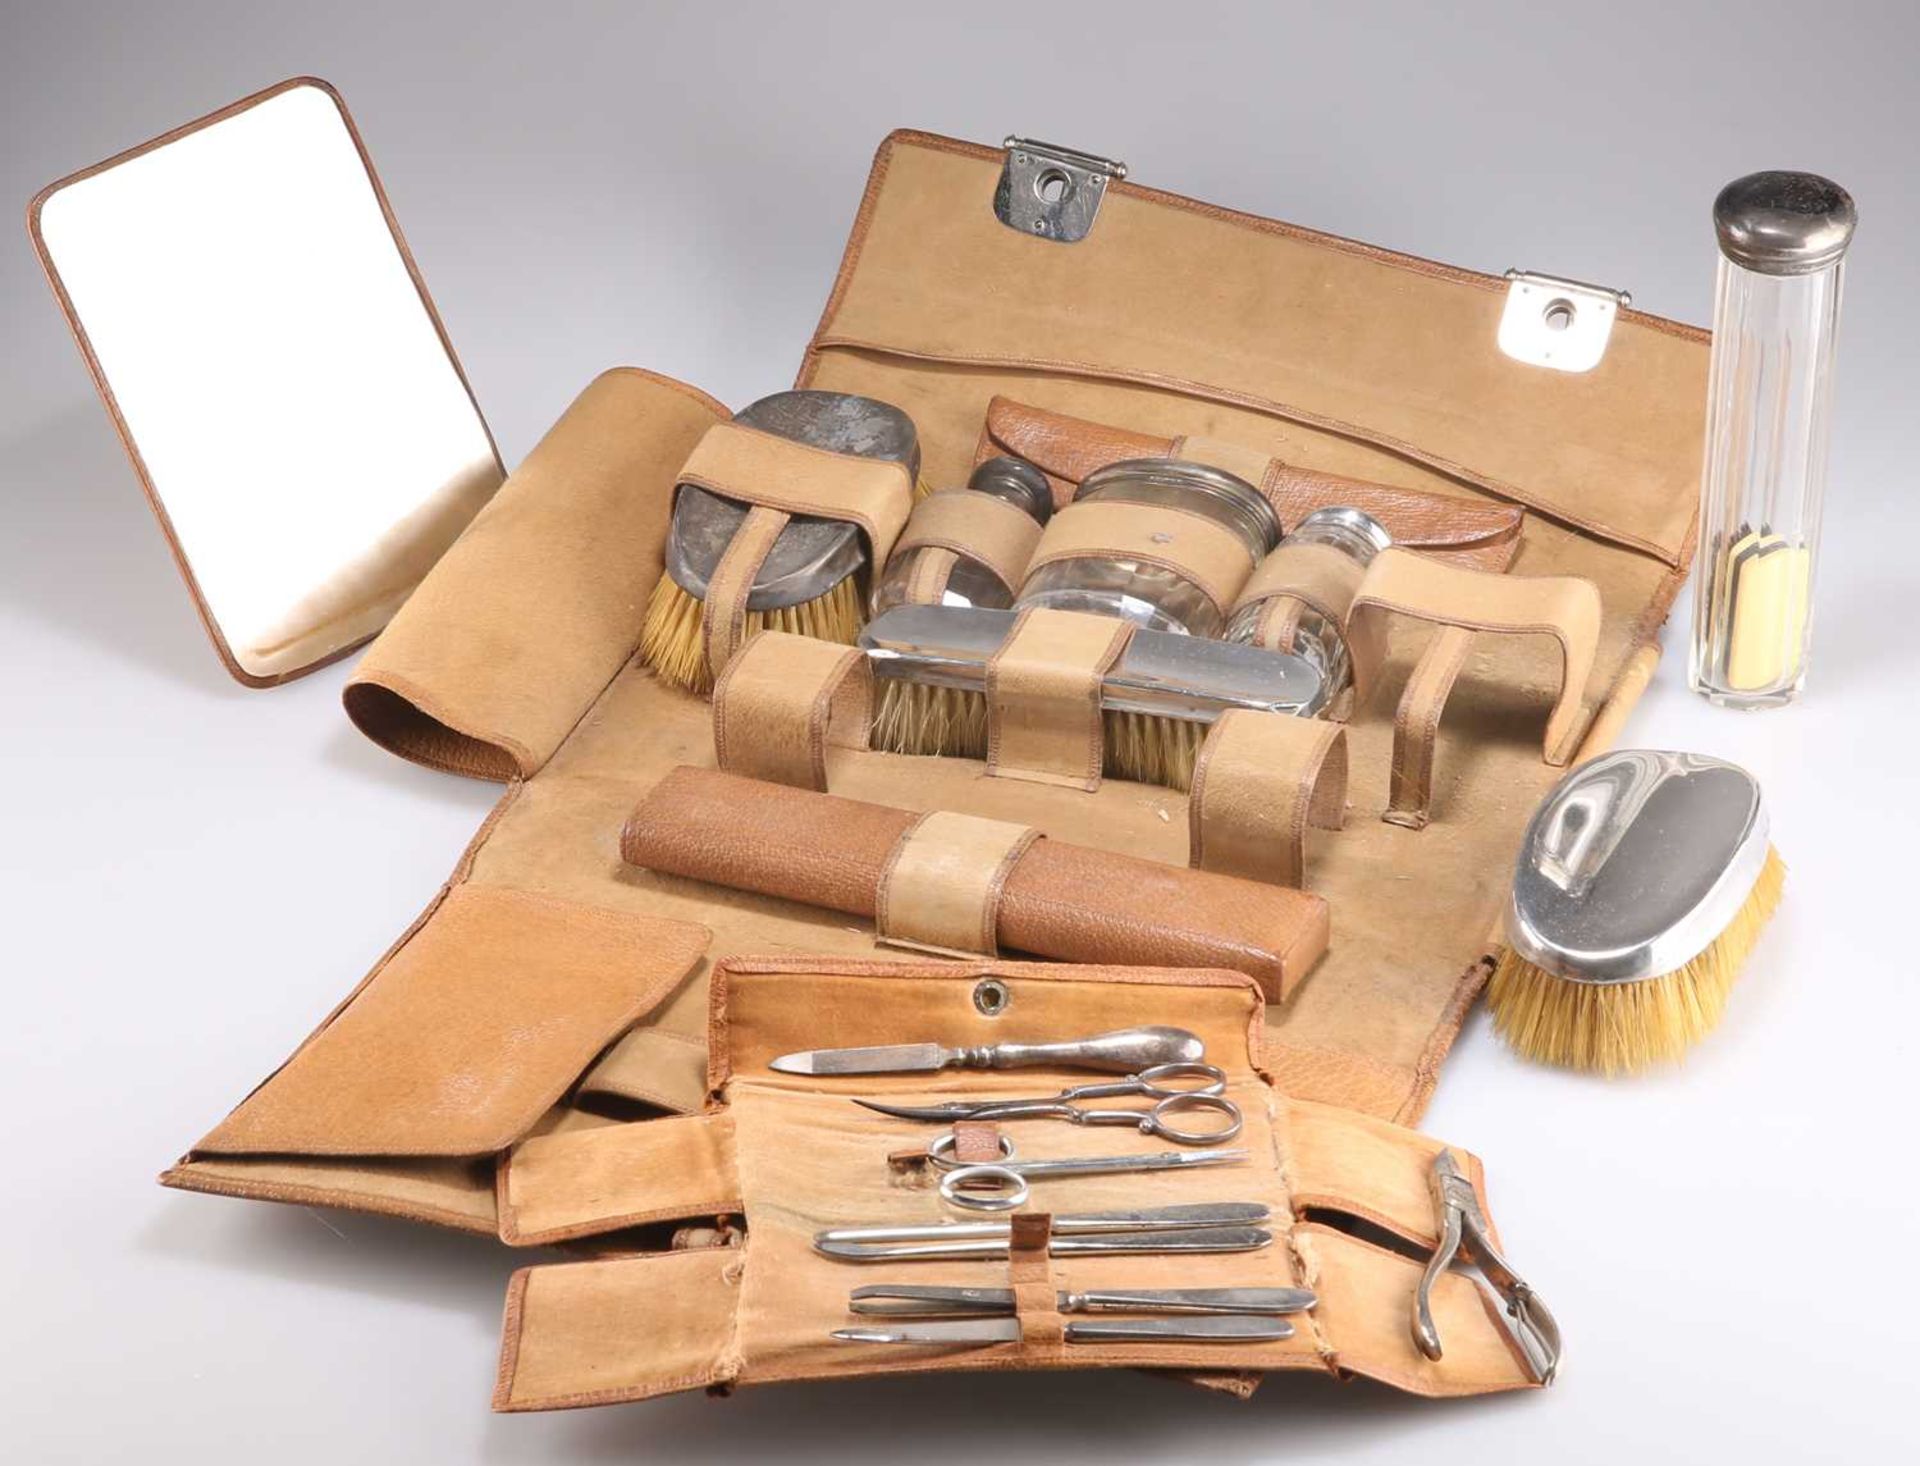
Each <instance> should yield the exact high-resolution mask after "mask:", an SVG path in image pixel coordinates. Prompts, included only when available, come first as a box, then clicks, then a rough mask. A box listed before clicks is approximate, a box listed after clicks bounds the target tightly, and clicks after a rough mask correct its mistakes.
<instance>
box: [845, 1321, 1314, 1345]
mask: <svg viewBox="0 0 1920 1466" xmlns="http://www.w3.org/2000/svg"><path fill="white" fill-rule="evenodd" d="M833 1337H834V1338H836V1339H839V1340H840V1341H841V1342H842V1343H847V1344H1013V1343H1018V1342H1019V1339H1020V1320H1019V1319H1017V1318H970V1319H949V1320H947V1321H945V1322H932V1323H909V1324H894V1325H892V1326H890V1327H872V1326H869V1327H860V1328H849V1329H835V1330H834V1331H833ZM1292 1337H1293V1325H1292V1324H1290V1323H1288V1322H1287V1321H1286V1320H1285V1319H1284V1318H1274V1317H1272V1316H1271V1315H1261V1314H1232V1313H1225V1314H1215V1315H1213V1316H1212V1317H1207V1318H1074V1319H1068V1320H1067V1325H1066V1339H1067V1342H1068V1343H1069V1344H1102V1343H1116V1344H1117V1343H1143V1344H1182V1343H1217V1344H1252V1343H1262V1342H1265V1343H1272V1342H1274V1341H1276V1340H1280V1339H1291V1338H1292Z"/></svg>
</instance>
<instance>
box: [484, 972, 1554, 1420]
mask: <svg viewBox="0 0 1920 1466" xmlns="http://www.w3.org/2000/svg"><path fill="white" fill-rule="evenodd" d="M982 982H989V983H992V984H995V985H997V986H998V989H999V991H1000V992H1001V993H1002V994H1003V995H1004V998H1005V1002H1004V1005H1003V1006H1002V1007H1001V1008H999V1009H998V1015H997V1016H994V1017H988V1016H984V1015H983V1014H982V1013H981V1011H980V1010H979V1009H978V1008H977V1007H976V1005H975V1001H974V992H975V989H976V988H977V987H978V986H979V985H980V984H981V983H982ZM1262 1008H1263V1004H1262V1001H1261V998H1260V994H1259V993H1258V991H1257V990H1256V989H1255V988H1254V987H1253V985H1252V984H1251V983H1250V982H1248V981H1247V979H1245V978H1243V977H1240V976H1239V975H1237V974H1232V973H1214V972H1204V971H1166V970H1158V969H1151V968H1097V967H1072V966H1066V965H1052V964H1049V965H1046V966H1035V965H1026V964H971V965H962V964H942V965H939V966H929V965H926V964H910V963H909V964H894V963H877V962H820V961H817V960H812V959H794V960H786V961H759V960H752V959H748V960H740V961H729V962H727V963H724V964H722V966H721V967H720V968H719V969H718V971H717V972H716V975H715V980H714V984H713V1004H712V1010H711V1016H710V1044H709V1051H710V1054H711V1060H710V1064H711V1068H710V1072H709V1082H710V1084H711V1085H712V1089H713V1097H712V1103H711V1105H710V1106H709V1107H708V1108H707V1109H706V1110H705V1111H704V1112H703V1113H701V1114H698V1115H692V1116H687V1117H683V1118H679V1119H673V1120H666V1121H659V1122H643V1123H639V1124H631V1125H619V1126H611V1127H600V1128H596V1129H593V1130H589V1131H584V1132H581V1133H578V1134H573V1135H562V1136H546V1137H539V1138H535V1139H532V1140H528V1141H526V1142H524V1143H523V1144H521V1145H520V1146H518V1147H516V1148H515V1150H514V1151H513V1152H512V1153H511V1154H510V1155H509V1156H508V1157H507V1158H506V1159H505V1160H504V1161H503V1163H502V1165H501V1169H500V1199H501V1213H500V1214H501V1228H502V1235H503V1236H504V1237H506V1238H507V1240H509V1241H511V1242H516V1243H520V1244H523V1245H528V1244H535V1243H544V1242H553V1241H558V1240H563V1239H577V1238H580V1237H583V1236H588V1235H592V1234H595V1233H597V1232H608V1231H611V1230H614V1229H618V1228H624V1227H628V1226H631V1225H633V1224H635V1223H636V1222H639V1221H657V1220H661V1219H663V1218H670V1217H685V1218H700V1217H711V1216H713V1215H715V1214H723V1215H726V1216H730V1217H733V1218H736V1219H740V1220H742V1221H743V1226H736V1227H735V1228H734V1229H733V1231H732V1232H731V1234H730V1235H732V1236H733V1237H734V1238H735V1239H736V1240H737V1242H738V1245H736V1246H720V1247H706V1248H699V1249H689V1250H679V1251H675V1252H670V1253H662V1254H652V1255H643V1256H631V1257H619V1258H611V1259H604V1260H603V1259H596V1260H591V1261H585V1262H574V1263H561V1264H556V1265H540V1266H535V1267H530V1268H526V1269H524V1270H522V1271H521V1272H519V1273H518V1274H516V1275H515V1276H514V1278H513V1281H512V1283H511V1285H510V1288H509V1294H508V1303H507V1313H506V1323H505V1329H504V1335H505V1337H504V1344H503V1350H502V1356H501V1365H500V1374H499V1382H498V1386H497V1389H496V1392H495V1396H494V1403H495V1406H496V1407H497V1408H499V1409H503V1410H540V1409H555V1408H564V1407H571V1406H579V1405H593V1404H608V1403H614V1402H618V1401H624V1400H640V1399H646V1398H649V1397H652V1396H656V1395H662V1394H669V1393H674V1392H676V1391H683V1390H690V1389H698V1388H708V1389H726V1388H730V1387H733V1386H736V1385H746V1384H761V1383H770V1382H774V1381H782V1380H801V1379H839V1378H851V1377H858V1376H868V1375H880V1374H914V1373H924V1372H928V1371H936V1370H938V1371H953V1372H961V1371H968V1372H972V1371H1004V1370H1010V1369H1059V1368H1101V1367H1113V1366H1140V1367H1150V1368H1156V1369H1175V1370H1180V1371H1183V1372H1187V1373H1191V1374H1194V1375H1196V1376H1197V1377H1198V1378H1199V1379H1200V1381H1201V1382H1203V1383H1207V1384H1211V1385H1215V1386H1217V1387H1220V1388H1224V1389H1231V1390H1235V1391H1238V1392H1241V1393H1244V1392H1245V1391H1247V1390H1249V1389H1251V1388H1252V1386H1253V1385H1254V1383H1255V1382H1256V1381H1257V1380H1258V1378H1259V1377H1260V1376H1261V1375H1263V1374H1265V1373H1267V1372H1270V1371H1276V1370H1308V1371H1313V1372H1318V1373H1329V1374H1336V1375H1344V1374H1361V1375H1366V1376H1368V1377H1370V1378H1373V1379H1377V1380H1380V1381H1383V1382H1385V1383H1387V1384H1390V1385H1393V1386H1395V1387H1397V1388H1399V1389H1403V1390H1407V1391H1409V1392H1412V1393H1414V1394H1419V1395H1436V1396H1444V1395H1470V1394H1481V1393H1486V1392H1490V1391H1497V1390H1512V1389H1521V1388H1526V1387H1528V1386H1530V1385H1531V1384H1533V1383H1534V1377H1533V1372H1532V1371H1531V1369H1530V1368H1529V1365H1528V1364H1527V1362H1526V1356H1525V1354H1524V1352H1523V1351H1522V1350H1521V1348H1520V1346H1519V1345H1518V1344H1517V1343H1516V1342H1515V1340H1514V1339H1513V1337H1512V1336H1511V1335H1509V1333H1508V1331H1507V1327H1506V1325H1505V1323H1504V1322H1503V1314H1502V1312H1501V1309H1500V1307H1499V1306H1498V1304H1497V1303H1496V1302H1495V1300H1494V1299H1493V1298H1492V1297H1491V1295H1489V1294H1487V1293H1484V1292H1483V1291H1482V1290H1481V1288H1480V1286H1479V1285H1478V1284H1476V1283H1475V1282H1474V1281H1472V1280H1470V1279H1469V1278H1468V1277H1467V1276H1466V1275H1465V1274H1461V1273H1451V1272H1450V1273H1444V1274H1442V1275H1441V1276H1440V1278H1439V1280H1438V1286H1437V1290H1436V1293H1435V1295H1434V1310H1435V1316H1436V1321H1437V1324H1438V1327H1439V1331H1440V1335H1441V1340H1442V1345H1443V1349H1442V1355H1441V1358H1439V1359H1437V1360H1434V1359H1428V1358H1426V1357H1424V1356H1423V1355H1422V1354H1421V1353H1420V1352H1419V1350H1418V1349H1416V1347H1415V1345H1414V1342H1413V1338H1412V1335H1411V1331H1410V1318H1411V1310H1412V1307H1413V1300H1414V1296H1415V1290H1416V1286H1417V1284H1418V1281H1419V1278H1420V1275H1421V1272H1422V1269H1423V1266H1424V1260H1423V1259H1424V1254H1426V1253H1427V1252H1430V1251H1431V1249H1432V1248H1433V1246H1434V1245H1435V1243H1436V1240H1437V1235H1436V1218H1435V1215H1434V1203H1433V1200H1432V1197H1431V1195H1430V1191H1429V1185H1428V1174H1429V1172H1430V1170H1431V1166H1432V1162H1433V1158H1434V1156H1435V1154H1436V1153H1437V1152H1438V1150H1439V1149H1440V1148H1441V1147H1440V1145H1439V1143H1438V1142H1436V1141H1434V1140H1431V1139H1429V1138H1428V1137H1425V1136H1422V1135H1418V1134H1415V1133H1414V1132H1412V1131H1410V1130H1405V1129H1402V1128H1401V1127H1399V1126H1396V1125H1392V1124H1388V1123H1386V1122H1383V1121H1379V1120H1375V1119H1370V1118H1368V1117H1366V1116H1362V1115H1358V1114H1355V1113H1353V1112H1351V1111H1345V1110H1339V1109H1333V1108H1329V1107H1327V1106H1323V1105H1316V1104H1311V1103H1304V1102H1299V1101H1295V1100H1292V1099H1289V1098H1287V1097H1286V1096H1285V1095H1283V1094H1282V1093H1281V1092H1280V1091H1279V1090H1278V1089H1277V1088H1276V1087H1275V1086H1274V1085H1273V1083H1272V1077H1271V1075H1270V1073H1269V1072H1268V1071H1267V1069H1266V1068H1265V1065H1264V1060H1263V1041H1262V1040H1263V1034H1264V1023H1263V1022H1262ZM1139 1022H1161V1023H1178V1024H1181V1025H1183V1026H1185V1027H1188V1028H1190V1029H1192V1030H1193V1031H1195V1032H1196V1033H1198V1034H1199V1035H1200V1036H1201V1037H1202V1038H1203V1039H1204V1040H1205V1041H1206V1045H1207V1055H1208V1057H1209V1059H1211V1060H1212V1061H1214V1062H1215V1063H1217V1064H1219V1065H1220V1066H1221V1067H1222V1068H1223V1069H1225V1070H1226V1071H1227V1074H1228V1090H1227V1093H1228V1094H1229V1096H1230V1097H1231V1098H1232V1099H1233V1100H1234V1102H1235V1103H1237V1104H1238V1105H1239V1106H1240V1107H1241V1109H1242V1110H1243V1112H1244V1114H1245V1118H1246V1128H1245V1130H1244V1131H1243V1132H1242V1134H1241V1135H1240V1136H1239V1137H1238V1138H1237V1140H1236V1141H1235V1144H1236V1145H1239V1146H1243V1147H1245V1148H1246V1149H1248V1150H1249V1151H1250V1152H1251V1155H1250V1157H1249V1160H1248V1161H1247V1162H1246V1163H1245V1164H1241V1165H1235V1166H1222V1167H1217V1168H1209V1169H1205V1170H1195V1171H1189V1172H1184V1173H1170V1174H1160V1175H1140V1174H1133V1175H1121V1176H1110V1177H1089V1178H1080V1179H1060V1180H1051V1181H1038V1182H1035V1183H1034V1184H1035V1202H1034V1203H1030V1206H1029V1210H1030V1211H1031V1210H1032V1208H1033V1207H1034V1206H1035V1205H1040V1204H1044V1205H1045V1206H1046V1207H1047V1208H1049V1209H1050V1210H1054V1211H1059V1212H1079V1211H1089V1210H1091V1211H1098V1210H1107V1209H1113V1208H1118V1207H1143V1206H1160V1205H1174V1204H1181V1203H1199V1202H1208V1201H1227V1200H1234V1201H1256V1202H1261V1203H1265V1204H1266V1205H1267V1206H1268V1207H1269V1208H1270V1210H1271V1214H1272V1217H1271V1221H1270V1222H1269V1223H1268V1224H1267V1225H1268V1227H1269V1229H1270V1230H1271V1231H1272V1232H1273V1234H1274V1241H1273V1243H1272V1245H1271V1246H1269V1247H1267V1248H1265V1249H1263V1250H1260V1251H1256V1252H1244V1253H1232V1254H1216V1255H1187V1256H1129V1257H1110V1256H1108V1257H1102V1256H1079V1257H1052V1258H1049V1257H1048V1256H1047V1255H1046V1252H1045V1247H1044V1237H1043V1238H1042V1239H1041V1243H1040V1245H1039V1247H1038V1248H1037V1249H1035V1248H1032V1247H1029V1246H1026V1245H1019V1244H1017V1245H1016V1247H1015V1249H1014V1255H1013V1256H1012V1257H1011V1258H1010V1259H1008V1260H1005V1261H960V1262H942V1261H913V1262H893V1263H875V1264H862V1263H849V1262H845V1261H840V1260H836V1259H832V1258H828V1257H825V1256H822V1255H821V1254H820V1253H818V1252H817V1251H815V1249H814V1247H813V1245H812V1235H813V1233H814V1232H815V1231H816V1230H819V1229H822V1228H827V1227H833V1226H840V1225H868V1224H875V1223H908V1224H912V1223H921V1222H938V1221H942V1220H952V1219H953V1214H952V1213H951V1212H950V1211H948V1210H947V1209H946V1208H945V1206H944V1204H943V1203H942V1202H941V1201H940V1199H939V1197H938V1195H937V1193H936V1192H935V1191H934V1190H933V1188H932V1183H931V1181H930V1179H929V1178H928V1176H927V1175H925V1174H924V1173H920V1172H916V1171H914V1170H911V1169H907V1170H902V1169H901V1168H900V1167H899V1166H898V1165H894V1164H890V1163H889V1157H890V1155H893V1154H894V1153H897V1152H900V1151H902V1150H903V1149H911V1148H913V1147H916V1146H918V1147H924V1146H925V1145H926V1143H927V1142H928V1141H929V1140H931V1139H932V1138H933V1136H934V1135H935V1134H936V1133H938V1130H939V1127H937V1126H927V1125H920V1124H916V1123H913V1122H909V1121H902V1120H896V1119H891V1118H889V1117H885V1116H880V1115H876V1114H873V1113H871V1112H868V1111H865V1110H862V1109H861V1108H859V1107H858V1106H856V1105H854V1104H852V1103H851V1102H850V1099H849V1096H852V1095H865V1096H879V1095H885V1096H888V1097H890V1098H900V1097H916V1098H917V1097H922V1096H935V1097H951V1096H953V1095H956V1094H965V1095H968V1096H975V1095H991V1094H996V1093H997V1094H1003V1095H1016V1094H1020V1095H1030V1094H1048V1093H1051V1092H1053V1091H1054V1090H1055V1089H1057V1088H1059V1087H1060V1086H1061V1085H1063V1084H1068V1083H1073V1082H1076V1081H1078V1080H1084V1079H1085V1078H1086V1077H1087V1076H1086V1075H1084V1074H1072V1073H1068V1072H1065V1071H1054V1070H1022V1071H1018V1072H1004V1073H992V1074H981V1073H966V1074H958V1073H953V1072H948V1073H945V1074H937V1075H898V1074H894V1075H874V1076H865V1077H846V1078H840V1079H823V1078H813V1077H806V1078H802V1077H796V1076H790V1075H783V1074H778V1073H775V1072H774V1071H773V1070H771V1069H769V1068H768V1061H769V1060H771V1059H772V1058H774V1057H775V1056H776V1055H778V1054H781V1053H783V1052H787V1051H789V1050H792V1049H796V1048H805V1047H810V1046H813V1045H817V1044H820V1043H823V1042H831V1043H836V1044H863V1043H886V1042H900V1041H903V1040H907V1039H914V1038H922V1037H924V1036H926V1035H927V1034H930V1033H938V1034H940V1035H941V1036H942V1037H943V1039H945V1040H947V1041H951V1042H956V1043H990V1042H993V1041H995V1040H997V1039H1002V1038H1018V1039H1035V1038H1038V1037H1041V1036H1058V1035H1061V1034H1068V1033H1086V1032H1093V1031H1096V1030H1099V1029H1102V1028H1107V1027H1113V1026H1116V1025H1119V1024H1122V1023H1139ZM1003 1133H1004V1134H1005V1135H1006V1136H1007V1137H1008V1138H1010V1139H1012V1140H1013V1141H1014V1143H1015V1145H1016V1146H1017V1148H1018V1153H1019V1154H1020V1155H1021V1156H1026V1157H1035V1158H1038V1157H1044V1156H1060V1155H1076V1156H1078V1155H1088V1154H1126V1153H1133V1152H1139V1151H1149V1150H1154V1149H1158V1148H1164V1146H1165V1142H1163V1141H1155V1140H1151V1139H1149V1138H1148V1137H1145V1136H1142V1135H1140V1134H1138V1133H1136V1132H1134V1131H1132V1130H1129V1129H1122V1128H1120V1127H1113V1128H1080V1127H1075V1126H1071V1125H1062V1124H1058V1123H1049V1122H1045V1121H1040V1120H1033V1121H1022V1122H1017V1123H1015V1122H1008V1123H1007V1125H1006V1126H1005V1127H1004V1130H1003ZM1453 1154H1454V1156H1455V1159H1456V1160H1457V1161H1459V1162H1460V1163H1461V1164H1462V1166H1463V1168H1464V1170H1465V1172H1466V1174H1467V1175H1468V1176H1469V1178H1470V1179H1471V1181H1472V1184H1473V1185H1474V1187H1475V1191H1476V1194H1477V1195H1478V1196H1479V1197H1480V1199H1481V1201H1482V1202H1483V1203H1484V1187H1483V1186H1482V1185H1481V1184H1480V1167H1479V1163H1478V1162H1477V1161H1475V1160H1474V1159H1473V1158H1472V1157H1470V1156H1468V1155H1466V1154H1465V1153H1464V1152H1460V1151H1457V1150H1456V1151H1454V1152H1453ZM1010 1281H1011V1282H1012V1283H1013V1284H1014V1286H1015V1289H1016V1292H1017V1294H1018V1297H1019V1300H1020V1302H1019V1310H1020V1311H1019V1313H1018V1322H1019V1332H1020V1338H1019V1340H1018V1341H1017V1342H1013V1343H1003V1344H990V1345H979V1346H971V1347H966V1348H941V1349H928V1348H924V1347H912V1346H899V1345H879V1344H847V1343H843V1342H839V1341H836V1340H834V1339H832V1338H830V1337H829V1333H830V1331H831V1330H834V1329H837V1328H843V1327H846V1326H848V1325H849V1324H850V1323H855V1322H859V1321H860V1320H858V1319H855V1318H853V1317H850V1316H849V1314H848V1312H847V1295H848V1292H849V1290H850V1289H852V1288H855V1287H857V1286H860V1285H861V1284H865V1283H874V1282H894V1283H937V1284H960V1285H966V1286H982V1287H1006V1286H1008V1285H1009V1283H1010ZM1232 1286H1250V1287H1297V1286H1305V1287H1309V1288H1312V1289H1313V1290H1314V1291H1315V1292H1316V1293H1317V1295H1318V1299H1319V1301H1318V1305H1317V1307H1315V1308H1314V1309H1313V1310H1312V1311H1311V1312H1307V1313H1302V1314H1298V1315H1296V1316H1295V1317H1294V1320H1293V1321H1294V1323H1295V1325H1296V1329H1297V1332H1296V1333H1295V1334H1294V1336H1293V1337H1292V1338H1290V1339H1288V1340H1285V1341H1283V1342H1278V1343H1261V1344H1251V1345H1240V1344H1235V1345H1221V1344H1192V1343H1189V1344H1174V1343H1165V1344H1162V1343H1153V1344H1141V1343H1124V1344H1113V1343H1103V1344H1089V1343H1080V1342H1065V1341H1064V1340H1063V1338H1062V1319H1061V1316H1060V1314H1059V1312H1058V1311H1057V1309H1056V1307H1055V1291H1056V1290H1057V1289H1078V1288H1088V1287H1095V1288H1097V1287H1129V1288H1149V1287H1151V1288H1169V1287H1232Z"/></svg>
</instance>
